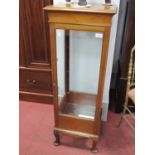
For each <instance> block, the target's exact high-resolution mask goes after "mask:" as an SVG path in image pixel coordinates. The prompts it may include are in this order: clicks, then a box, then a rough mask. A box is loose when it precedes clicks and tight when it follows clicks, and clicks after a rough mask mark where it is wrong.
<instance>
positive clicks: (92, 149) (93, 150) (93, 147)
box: [91, 140, 98, 153]
mask: <svg viewBox="0 0 155 155" xmlns="http://www.w3.org/2000/svg"><path fill="white" fill-rule="evenodd" d="M96 145H97V141H96V140H93V141H92V148H91V152H92V153H97V152H98V150H97V147H96Z"/></svg>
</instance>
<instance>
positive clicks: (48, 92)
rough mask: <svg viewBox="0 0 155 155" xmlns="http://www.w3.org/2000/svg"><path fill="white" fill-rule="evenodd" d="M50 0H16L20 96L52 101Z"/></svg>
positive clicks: (39, 100)
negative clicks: (18, 29) (47, 11)
mask: <svg viewBox="0 0 155 155" xmlns="http://www.w3.org/2000/svg"><path fill="white" fill-rule="evenodd" d="M51 2H52V1H51V0H42V1H40V0H19V23H20V25H19V26H20V31H19V34H20V41H19V45H20V46H19V51H20V52H19V65H20V67H19V85H20V88H19V89H20V100H28V101H35V102H45V103H52V99H53V93H52V92H53V91H52V90H53V88H52V78H51V60H50V46H49V33H48V23H47V19H46V18H47V15H46V13H45V12H44V11H43V9H42V8H43V7H44V6H45V5H50V4H51Z"/></svg>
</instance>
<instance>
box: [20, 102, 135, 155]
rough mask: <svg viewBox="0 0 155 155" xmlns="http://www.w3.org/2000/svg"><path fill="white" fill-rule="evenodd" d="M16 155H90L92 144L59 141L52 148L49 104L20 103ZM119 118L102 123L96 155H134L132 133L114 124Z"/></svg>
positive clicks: (82, 140) (77, 140) (80, 140)
mask: <svg viewBox="0 0 155 155" xmlns="http://www.w3.org/2000/svg"><path fill="white" fill-rule="evenodd" d="M19 108H20V111H19V116H20V119H19V123H20V124H19V127H20V128H19V131H20V132H19V136H20V139H19V141H20V144H19V145H20V146H19V155H92V154H93V153H91V152H90V147H91V140H89V139H86V138H72V137H69V136H62V137H61V139H60V140H61V145H60V146H57V147H56V146H54V145H53V142H54V140H55V137H54V135H53V127H54V118H53V116H54V114H53V106H52V105H49V104H41V103H33V102H25V101H20V103H19ZM120 116H121V115H120V114H115V113H113V112H110V111H109V113H108V121H107V122H103V123H102V132H101V136H100V141H99V143H98V145H97V148H98V151H99V152H98V153H96V155H134V154H135V138H134V133H133V131H132V130H131V129H130V127H129V126H128V125H127V123H126V122H123V123H122V124H121V126H120V127H119V128H117V124H118V122H119V119H120Z"/></svg>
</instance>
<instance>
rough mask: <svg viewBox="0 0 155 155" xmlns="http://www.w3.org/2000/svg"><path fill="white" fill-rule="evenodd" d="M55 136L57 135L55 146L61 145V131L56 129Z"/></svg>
mask: <svg viewBox="0 0 155 155" xmlns="http://www.w3.org/2000/svg"><path fill="white" fill-rule="evenodd" d="M54 136H55V141H54V145H55V146H59V145H60V136H59V133H58V132H57V131H54Z"/></svg>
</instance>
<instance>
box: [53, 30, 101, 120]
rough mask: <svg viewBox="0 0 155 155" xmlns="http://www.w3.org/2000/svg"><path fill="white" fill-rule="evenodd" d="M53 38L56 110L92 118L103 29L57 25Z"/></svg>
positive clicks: (94, 109)
mask: <svg viewBox="0 0 155 155" xmlns="http://www.w3.org/2000/svg"><path fill="white" fill-rule="evenodd" d="M56 38H57V39H56V47H57V48H56V50H57V77H58V97H59V114H65V115H72V116H76V117H79V118H87V119H94V118H95V111H96V97H97V93H98V92H97V91H98V81H99V68H100V58H101V52H102V43H103V32H91V31H75V30H60V29H57V30H56ZM65 39H66V41H65Z"/></svg>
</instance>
